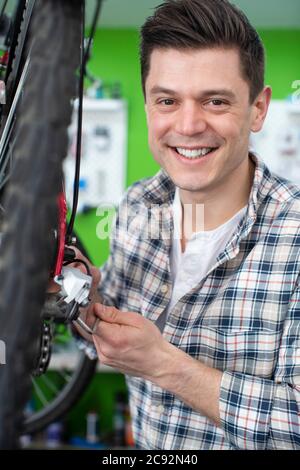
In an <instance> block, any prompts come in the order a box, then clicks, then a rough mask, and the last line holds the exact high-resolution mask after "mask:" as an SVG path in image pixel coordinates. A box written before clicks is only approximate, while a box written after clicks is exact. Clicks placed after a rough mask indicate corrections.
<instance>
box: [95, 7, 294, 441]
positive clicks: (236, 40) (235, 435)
mask: <svg viewBox="0 0 300 470" xmlns="http://www.w3.org/2000/svg"><path fill="white" fill-rule="evenodd" d="M141 65H142V84H143V90H144V95H145V109H146V115H147V122H148V128H149V145H150V148H151V151H152V153H153V156H154V158H155V160H156V161H157V162H158V163H159V164H160V166H161V171H160V172H159V173H158V174H157V175H155V176H154V177H152V178H148V179H145V180H143V181H140V182H137V183H136V184H134V185H133V186H132V187H131V188H129V190H128V192H127V194H126V196H125V197H124V200H123V201H122V203H121V204H120V208H119V212H118V217H117V223H116V228H115V232H114V234H113V236H112V243H111V253H110V257H109V259H108V261H107V263H106V264H105V266H104V267H103V268H102V269H101V276H102V279H101V282H100V283H99V288H98V291H99V294H100V295H101V297H102V301H101V303H97V294H95V296H94V301H95V303H94V304H93V306H92V308H91V309H90V311H89V315H88V318H87V322H88V323H89V324H90V325H93V324H94V323H95V318H94V317H97V320H98V321H97V322H96V323H95V326H94V336H93V339H94V344H95V347H96V350H97V353H98V356H99V359H100V361H101V362H102V363H104V364H108V365H111V366H114V367H116V368H117V369H119V370H120V371H122V372H124V373H125V374H126V377H127V383H128V388H129V394H130V405H131V412H132V416H133V429H134V436H135V441H136V444H137V446H138V447H139V448H144V449H296V448H300V435H299V429H300V426H299V424H300V423H299V416H300V413H299V408H300V356H299V353H300V322H299V319H300V306H299V305H300V288H299V273H300V256H299V253H300V235H299V219H300V217H299V216H300V209H299V203H300V190H299V189H298V188H297V187H296V186H294V185H293V184H292V183H290V182H288V181H286V180H284V179H282V178H280V177H279V176H276V175H274V174H272V173H271V172H270V171H269V170H268V168H267V167H266V166H265V164H264V163H263V161H262V160H261V158H260V157H258V156H256V155H254V154H251V153H250V152H249V136H250V133H251V131H252V132H257V131H259V130H260V129H261V128H262V126H263V122H264V119H265V116H266V113H267V110H268V105H269V102H270V97H271V91H270V88H269V87H265V86H264V49H263V45H262V43H261V41H260V39H259V37H258V35H257V33H256V31H255V30H254V29H253V28H252V26H251V25H250V24H249V22H248V20H247V18H246V17H245V16H244V15H243V14H242V13H241V12H240V11H239V10H237V9H236V8H235V7H233V6H232V5H231V4H230V3H229V2H228V1H226V0H177V1H176V0H167V1H166V2H165V3H164V4H163V5H161V6H160V7H158V8H157V9H156V11H155V13H154V15H153V16H152V17H150V18H149V19H148V20H147V21H146V23H145V25H144V26H143V28H142V35H141ZM262 157H263V156H262ZM137 205H139V207H141V206H142V207H143V208H145V209H146V210H144V211H139V210H138V211H136V215H135V216H134V213H135V212H134V211H135V209H136V207H137ZM199 206H200V207H201V209H202V210H201V214H202V215H203V218H202V219H201V221H200V222H201V223H200V224H199V221H198V220H197V218H196V214H197V208H198V207H199ZM153 207H155V208H156V218H154V221H156V222H157V226H158V227H160V232H159V234H160V236H159V237H151V236H148V237H145V233H147V231H146V232H145V226H147V223H148V220H149V217H148V216H149V211H151V210H152V208H153ZM157 208H159V210H158V211H157ZM128 210H129V212H130V214H131V218H130V220H129V219H128V218H127V217H126V215H125V214H128ZM132 227H135V229H134V230H133V229H132ZM188 228H189V230H188ZM168 233H169V234H170V236H166V234H168ZM93 272H95V271H93ZM94 277H95V279H94V281H95V283H97V282H98V280H99V275H98V277H97V273H96V274H95V276H94ZM104 303H105V304H106V305H103V304H104ZM108 305H111V306H108ZM99 320H100V321H99Z"/></svg>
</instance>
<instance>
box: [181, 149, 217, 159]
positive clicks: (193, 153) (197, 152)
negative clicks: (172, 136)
mask: <svg viewBox="0 0 300 470" xmlns="http://www.w3.org/2000/svg"><path fill="white" fill-rule="evenodd" d="M176 150H177V152H178V153H179V154H180V155H182V156H183V157H187V158H199V157H204V156H205V155H207V154H208V153H209V152H210V151H211V150H213V148H212V147H206V148H202V149H194V150H188V149H184V148H180V147H176Z"/></svg>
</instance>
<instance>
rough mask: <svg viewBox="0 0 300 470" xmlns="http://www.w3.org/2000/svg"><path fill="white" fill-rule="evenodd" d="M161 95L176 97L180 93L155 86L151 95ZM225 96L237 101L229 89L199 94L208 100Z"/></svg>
mask: <svg viewBox="0 0 300 470" xmlns="http://www.w3.org/2000/svg"><path fill="white" fill-rule="evenodd" d="M160 93H164V94H166V95H171V96H175V95H177V94H178V93H177V92H176V91H175V90H172V89H171V88H165V87H162V86H158V85H156V86H154V87H152V88H151V90H150V94H151V95H158V94H160ZM216 95H217V96H225V97H227V98H229V99H232V100H234V99H236V95H235V94H234V92H233V91H231V90H229V89H227V88H220V89H217V88H216V89H211V90H205V91H204V92H202V93H200V94H199V98H208V97H210V96H216Z"/></svg>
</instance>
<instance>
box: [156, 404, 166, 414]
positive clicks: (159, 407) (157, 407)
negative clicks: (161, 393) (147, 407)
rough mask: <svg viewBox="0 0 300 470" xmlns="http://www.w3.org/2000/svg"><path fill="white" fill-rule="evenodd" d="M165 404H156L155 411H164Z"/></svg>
mask: <svg viewBox="0 0 300 470" xmlns="http://www.w3.org/2000/svg"><path fill="white" fill-rule="evenodd" d="M164 409H165V408H164V406H163V405H155V411H156V412H157V413H163V412H164Z"/></svg>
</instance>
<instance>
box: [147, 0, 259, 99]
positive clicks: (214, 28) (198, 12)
mask: <svg viewBox="0 0 300 470" xmlns="http://www.w3.org/2000/svg"><path fill="white" fill-rule="evenodd" d="M217 47H223V48H236V49H237V50H238V51H239V54H240V62H241V73H242V77H243V78H244V80H246V81H247V83H248V84H249V87H250V97H249V98H250V103H251V104H252V103H253V102H254V100H255V98H256V97H257V95H258V94H259V93H260V92H261V91H262V89H263V87H264V70H265V52H264V46H263V44H262V41H261V39H260V37H259V35H258V33H257V31H256V30H255V29H254V28H253V26H252V25H251V24H250V22H249V20H248V19H247V17H246V16H245V15H244V13H242V12H241V11H240V10H239V9H238V8H236V7H235V6H233V5H232V4H231V3H229V1H228V0H166V1H165V2H164V3H163V4H161V5H159V6H158V7H157V8H156V9H155V12H154V14H153V16H150V17H149V18H148V19H147V20H146V22H145V24H144V25H143V27H142V29H141V45H140V59H141V74H142V85H143V91H144V95H145V82H146V79H147V76H148V73H149V69H150V59H151V53H152V51H153V50H154V49H171V48H172V49H179V50H183V49H199V48H217Z"/></svg>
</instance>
